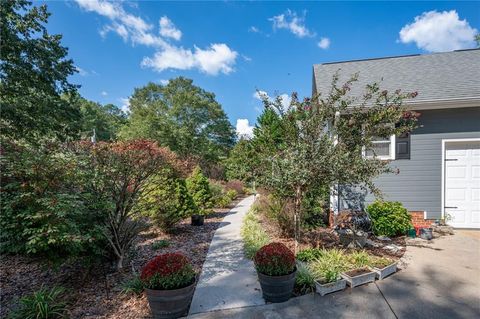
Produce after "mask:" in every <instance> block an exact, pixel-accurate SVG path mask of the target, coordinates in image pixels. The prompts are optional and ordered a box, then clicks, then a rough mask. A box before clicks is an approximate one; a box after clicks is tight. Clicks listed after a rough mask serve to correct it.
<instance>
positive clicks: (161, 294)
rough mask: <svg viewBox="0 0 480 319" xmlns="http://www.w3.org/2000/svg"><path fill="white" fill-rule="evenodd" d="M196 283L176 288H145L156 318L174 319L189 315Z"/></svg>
mask: <svg viewBox="0 0 480 319" xmlns="http://www.w3.org/2000/svg"><path fill="white" fill-rule="evenodd" d="M194 291H195V283H193V284H191V285H190V286H187V287H185V288H180V289H174V290H153V289H145V292H146V294H147V299H148V304H149V306H150V309H151V310H152V314H153V318H155V319H172V318H179V317H182V316H186V315H187V311H188V307H189V306H190V301H191V300H192V296H193V292H194Z"/></svg>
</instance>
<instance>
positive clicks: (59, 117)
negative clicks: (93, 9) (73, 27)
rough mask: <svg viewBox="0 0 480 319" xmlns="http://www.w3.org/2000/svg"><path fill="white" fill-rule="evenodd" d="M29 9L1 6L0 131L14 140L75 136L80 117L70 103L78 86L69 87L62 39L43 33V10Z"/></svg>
mask: <svg viewBox="0 0 480 319" xmlns="http://www.w3.org/2000/svg"><path fill="white" fill-rule="evenodd" d="M30 5H31V3H30V2H28V1H24V0H17V1H1V2H0V17H1V28H0V29H1V31H0V47H1V48H2V49H1V50H0V60H1V64H0V79H1V81H0V99H1V100H0V102H1V105H2V118H1V120H0V129H1V131H2V134H3V135H4V136H8V137H10V138H16V139H17V138H27V139H30V140H35V139H37V138H38V137H40V136H42V137H45V136H56V137H59V138H62V139H65V138H66V137H68V136H76V134H77V132H78V126H77V123H78V120H79V118H80V112H79V110H78V108H77V107H75V105H74V104H73V103H71V100H70V99H71V97H72V96H73V93H75V91H76V89H77V86H75V85H73V84H70V83H69V82H68V77H69V76H70V75H72V74H74V73H75V72H76V68H75V66H74V64H73V61H72V60H70V59H68V58H67V53H68V50H67V48H66V47H64V46H62V45H61V39H62V36H61V35H51V34H49V33H48V32H47V29H46V27H45V24H46V23H47V22H48V17H49V16H50V13H48V11H47V7H46V6H45V5H42V6H39V7H30ZM62 95H64V96H65V98H62Z"/></svg>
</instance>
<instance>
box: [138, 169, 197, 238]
mask: <svg viewBox="0 0 480 319" xmlns="http://www.w3.org/2000/svg"><path fill="white" fill-rule="evenodd" d="M141 201H142V203H141V207H142V209H141V210H142V214H144V215H146V216H148V217H150V218H151V219H152V220H153V221H154V222H155V223H156V224H157V225H158V226H159V227H160V228H162V229H163V230H165V231H171V230H172V229H173V227H174V226H175V224H177V223H178V222H179V221H181V220H182V219H184V218H186V217H188V216H191V215H193V214H195V213H196V212H197V206H196V205H195V202H194V201H193V198H192V196H191V194H190V193H189V192H188V189H187V185H186V182H185V179H184V178H182V177H181V176H179V175H178V174H176V172H174V171H173V170H171V169H164V170H162V171H160V172H158V173H157V174H156V175H155V176H153V177H152V178H151V179H150V180H149V182H148V184H147V185H146V186H145V192H144V195H143V196H142V197H141Z"/></svg>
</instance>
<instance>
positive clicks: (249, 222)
mask: <svg viewBox="0 0 480 319" xmlns="http://www.w3.org/2000/svg"><path fill="white" fill-rule="evenodd" d="M256 212H257V209H256V208H255V206H253V207H252V209H250V211H249V212H248V213H247V214H246V215H245V217H244V219H243V225H242V230H241V234H242V237H243V243H244V251H245V256H246V257H247V258H249V259H253V257H254V256H255V253H256V252H257V251H258V250H259V249H260V248H261V247H262V246H264V245H266V244H268V243H269V242H270V237H269V236H268V234H267V233H266V232H265V230H264V229H263V228H262V225H260V223H259V222H258V219H257V216H256Z"/></svg>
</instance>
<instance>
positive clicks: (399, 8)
mask: <svg viewBox="0 0 480 319" xmlns="http://www.w3.org/2000/svg"><path fill="white" fill-rule="evenodd" d="M40 3H45V4H47V6H48V8H49V11H50V12H51V13H52V16H51V17H50V20H49V23H48V30H49V32H50V33H57V34H58V33H60V34H62V35H63V40H62V44H63V45H64V46H67V47H68V48H69V57H70V58H72V59H73V60H74V62H75V65H76V67H77V69H78V71H79V72H78V74H76V75H74V76H72V78H71V82H73V83H76V84H79V85H81V88H80V93H81V94H82V95H83V96H84V97H85V98H87V99H90V100H93V101H96V102H100V103H102V104H106V103H113V104H115V105H118V106H120V107H122V108H123V109H124V110H127V111H128V98H129V96H131V94H132V93H133V90H134V88H137V87H142V86H144V85H146V84H147V83H148V82H155V83H159V84H166V83H168V80H169V79H171V78H175V77H178V76H184V77H188V78H191V79H193V80H194V84H195V85H198V86H200V87H202V88H203V89H205V90H207V91H210V92H213V93H215V95H216V99H217V101H218V102H219V103H220V104H221V105H222V107H223V109H224V110H225V112H226V113H227V115H228V117H229V120H230V121H231V123H232V125H234V126H235V127H236V128H237V132H239V133H240V134H247V135H248V134H251V131H252V126H253V125H254V124H255V121H256V118H257V116H258V115H259V114H260V113H261V111H262V102H261V97H262V96H267V97H274V96H276V95H281V96H282V98H283V101H284V103H288V101H289V96H290V94H291V93H292V92H298V95H299V97H304V96H310V95H311V92H312V66H313V65H314V64H319V63H326V62H336V61H345V60H355V59H366V58H376V57H386V56H397V55H408V54H418V53H420V54H428V53H434V52H446V51H452V50H458V49H468V48H473V47H475V41H474V40H473V39H474V35H475V34H477V33H478V32H479V30H480V2H476V1H471V2H459V1H454V2H449V1H437V2H427V1H417V2H407V1H402V2H391V1H390V2H380V1H375V2H344V1H337V2H298V1H297V2H256V1H248V2H234V1H222V2H220V1H218V2H213V1H210V2H198V1H197V2H159V1H115V2H107V1H100V0H75V1H68V2H61V1H38V2H35V4H36V5H37V4H40Z"/></svg>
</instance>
